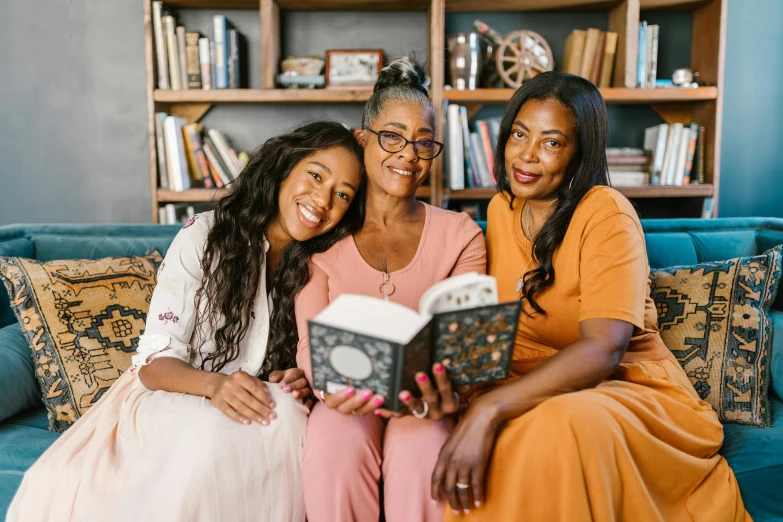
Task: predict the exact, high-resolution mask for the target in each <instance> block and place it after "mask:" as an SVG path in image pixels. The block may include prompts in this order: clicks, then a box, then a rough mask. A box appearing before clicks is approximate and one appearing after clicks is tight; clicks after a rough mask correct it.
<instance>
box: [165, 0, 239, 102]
mask: <svg viewBox="0 0 783 522" xmlns="http://www.w3.org/2000/svg"><path fill="white" fill-rule="evenodd" d="M152 26H153V32H154V34H155V62H156V64H157V72H158V89H165V90H168V89H173V90H179V89H204V90H209V89H239V88H241V87H245V86H246V85H247V81H246V79H245V77H246V73H247V66H246V62H245V60H246V57H247V52H246V44H245V40H244V38H243V37H242V35H241V34H239V33H238V32H237V30H236V29H234V28H232V27H231V25H230V24H229V22H228V21H227V20H226V17H225V16H223V15H215V16H213V17H212V39H211V40H210V39H209V38H206V37H203V36H201V35H200V34H199V33H197V32H188V31H187V29H186V28H185V26H183V25H177V20H176V19H175V18H174V16H173V15H172V14H170V13H169V12H167V11H166V10H165V8H164V6H163V3H162V2H152Z"/></svg>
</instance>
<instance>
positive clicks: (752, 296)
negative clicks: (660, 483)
mask: <svg viewBox="0 0 783 522" xmlns="http://www.w3.org/2000/svg"><path fill="white" fill-rule="evenodd" d="M782 274H783V247H776V248H774V249H772V250H770V251H768V252H766V253H765V254H762V255H758V256H753V257H740V258H734V259H728V260H726V261H712V262H708V263H700V264H696V265H690V266H677V267H671V268H665V269H662V270H653V271H652V273H651V275H650V277H651V279H652V285H651V295H652V297H653V300H654V301H655V305H656V308H657V309H658V328H659V330H660V332H661V337H662V338H663V342H664V343H666V346H667V347H668V348H669V349H670V350H671V351H672V353H673V354H674V356H675V357H676V358H677V360H678V361H679V362H680V364H681V365H682V367H683V368H684V369H685V372H686V373H687V374H688V378H689V379H690V381H691V383H693V386H694V388H696V391H697V392H698V393H699V396H700V397H701V398H702V399H703V400H705V401H707V402H709V403H710V405H712V407H713V408H715V411H717V412H718V416H719V418H720V420H721V422H737V423H740V424H748V425H751V426H768V425H769V422H770V412H769V398H768V390H769V382H770V364H771V362H772V361H771V352H772V326H771V323H770V319H769V317H768V313H769V310H770V307H771V306H772V302H773V301H774V299H775V296H776V295H777V292H778V286H779V284H780V279H781V275H782Z"/></svg>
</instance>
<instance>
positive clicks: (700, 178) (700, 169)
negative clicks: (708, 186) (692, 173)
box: [696, 127, 707, 183]
mask: <svg viewBox="0 0 783 522" xmlns="http://www.w3.org/2000/svg"><path fill="white" fill-rule="evenodd" d="M706 137H707V129H705V128H704V127H699V142H698V144H697V146H696V148H697V151H698V156H697V161H698V169H697V170H696V179H697V181H698V182H699V183H704V170H705V165H704V140H705V138H706Z"/></svg>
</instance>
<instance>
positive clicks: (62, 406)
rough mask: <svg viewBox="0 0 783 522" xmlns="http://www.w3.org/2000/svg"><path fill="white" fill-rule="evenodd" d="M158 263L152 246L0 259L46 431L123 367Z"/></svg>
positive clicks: (78, 412)
mask: <svg viewBox="0 0 783 522" xmlns="http://www.w3.org/2000/svg"><path fill="white" fill-rule="evenodd" d="M162 261H163V259H162V257H161V255H160V253H159V252H157V250H154V251H151V252H150V253H148V255H146V256H138V257H115V258H105V259H98V260H87V259H74V260H65V261H49V262H47V263H41V262H39V261H36V260H34V259H26V258H18V257H0V279H2V280H3V282H4V283H5V286H6V289H7V290H8V295H9V297H10V301H11V308H12V309H13V310H14V313H15V314H16V317H17V319H18V321H19V324H20V326H21V328H22V331H23V332H24V334H25V337H26V339H27V343H28V344H29V346H30V349H31V350H32V355H33V363H34V365H35V371H36V378H37V379H38V383H39V384H40V386H41V390H42V392H43V401H44V405H45V406H46V409H47V410H48V412H49V429H50V430H52V431H58V432H61V431H64V430H65V429H67V428H68V426H70V425H71V424H73V423H74V422H75V421H76V420H77V419H78V418H79V417H81V416H82V415H84V413H85V412H86V411H87V410H88V409H89V408H90V406H92V405H93V404H95V403H96V402H97V401H98V399H100V398H101V396H102V395H103V394H104V393H105V392H106V390H108V389H109V387H110V386H111V385H112V383H114V381H116V380H117V378H119V376H120V375H122V373H123V372H124V371H125V370H126V369H128V367H129V366H130V364H131V355H132V354H133V353H134V352H135V351H136V347H137V346H138V342H139V337H140V336H141V334H142V333H144V323H145V320H146V318H147V310H148V308H149V303H150V299H151V298H152V291H153V289H154V288H155V283H156V281H157V278H156V276H157V269H158V266H159V265H160V263H161V262H162Z"/></svg>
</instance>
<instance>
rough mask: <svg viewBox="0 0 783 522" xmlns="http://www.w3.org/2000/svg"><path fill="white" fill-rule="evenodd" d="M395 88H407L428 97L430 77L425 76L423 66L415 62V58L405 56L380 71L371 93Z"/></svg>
mask: <svg viewBox="0 0 783 522" xmlns="http://www.w3.org/2000/svg"><path fill="white" fill-rule="evenodd" d="M397 86H400V87H402V86H408V87H411V88H413V89H416V90H418V91H421V92H423V93H424V94H425V95H429V87H430V77H429V76H427V71H426V69H425V68H424V66H423V65H422V64H420V63H418V62H417V61H415V58H409V57H407V56H405V57H403V58H398V59H396V60H394V61H393V62H391V63H390V64H389V65H387V66H386V67H384V68H383V69H381V73H380V74H379V75H378V80H377V81H376V82H375V89H374V90H373V92H378V91H380V90H382V89H386V88H388V87H397Z"/></svg>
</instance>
